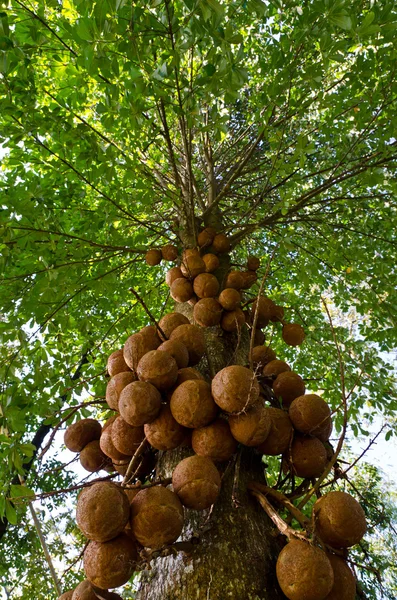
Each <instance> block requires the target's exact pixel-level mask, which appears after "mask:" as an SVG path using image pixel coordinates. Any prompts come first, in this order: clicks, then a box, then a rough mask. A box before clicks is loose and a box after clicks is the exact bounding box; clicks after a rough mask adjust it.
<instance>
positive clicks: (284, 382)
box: [273, 371, 306, 406]
mask: <svg viewBox="0 0 397 600" xmlns="http://www.w3.org/2000/svg"><path fill="white" fill-rule="evenodd" d="M305 389H306V388H305V382H304V381H303V379H302V377H300V376H299V375H298V373H294V372H293V371H283V372H282V373H280V374H279V375H277V377H276V379H275V380H274V381H273V391H274V395H275V396H276V398H281V400H282V403H283V406H290V404H291V402H293V401H294V400H295V398H298V396H302V397H303V394H304V393H305Z"/></svg>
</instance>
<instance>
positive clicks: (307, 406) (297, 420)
mask: <svg viewBox="0 0 397 600" xmlns="http://www.w3.org/2000/svg"><path fill="white" fill-rule="evenodd" d="M276 381H277V380H276ZM289 416H290V419H291V421H292V425H293V426H294V428H295V429H296V430H297V431H300V432H301V433H307V434H310V435H317V433H318V432H320V433H321V432H323V431H324V427H329V421H330V420H331V411H330V409H329V406H328V404H327V403H326V402H324V400H323V399H322V398H320V396H317V394H307V395H306V396H298V397H297V398H295V400H294V401H293V402H292V404H291V406H290V408H289Z"/></svg>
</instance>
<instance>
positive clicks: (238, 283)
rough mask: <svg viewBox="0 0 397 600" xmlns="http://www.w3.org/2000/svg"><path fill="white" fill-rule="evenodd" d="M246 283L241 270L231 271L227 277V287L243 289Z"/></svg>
mask: <svg viewBox="0 0 397 600" xmlns="http://www.w3.org/2000/svg"><path fill="white" fill-rule="evenodd" d="M243 285H244V277H243V274H242V273H241V272H240V271H230V273H228V275H227V277H226V282H225V288H231V289H233V290H241V288H242V287H243Z"/></svg>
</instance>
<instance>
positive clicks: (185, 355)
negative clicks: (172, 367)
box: [157, 340, 189, 369]
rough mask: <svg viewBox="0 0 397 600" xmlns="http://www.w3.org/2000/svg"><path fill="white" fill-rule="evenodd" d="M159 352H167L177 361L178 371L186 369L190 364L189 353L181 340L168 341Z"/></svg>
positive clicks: (159, 348)
mask: <svg viewBox="0 0 397 600" xmlns="http://www.w3.org/2000/svg"><path fill="white" fill-rule="evenodd" d="M157 351H158V352H167V354H169V355H170V356H172V358H173V359H174V360H175V362H176V364H177V366H178V369H185V368H186V367H187V365H188V363H189V352H188V351H187V348H186V346H185V345H184V344H182V342H180V341H179V340H167V341H166V342H163V343H162V344H161V345H160V346H159V347H158V349H157Z"/></svg>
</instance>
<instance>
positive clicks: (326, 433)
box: [316, 419, 333, 442]
mask: <svg viewBox="0 0 397 600" xmlns="http://www.w3.org/2000/svg"><path fill="white" fill-rule="evenodd" d="M332 429H333V425H332V419H329V421H327V422H326V423H325V425H324V426H322V427H318V429H317V431H316V438H318V439H319V440H320V441H321V442H328V440H329V438H330V437H331V433H332Z"/></svg>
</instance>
